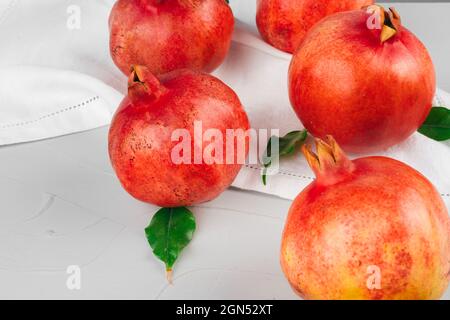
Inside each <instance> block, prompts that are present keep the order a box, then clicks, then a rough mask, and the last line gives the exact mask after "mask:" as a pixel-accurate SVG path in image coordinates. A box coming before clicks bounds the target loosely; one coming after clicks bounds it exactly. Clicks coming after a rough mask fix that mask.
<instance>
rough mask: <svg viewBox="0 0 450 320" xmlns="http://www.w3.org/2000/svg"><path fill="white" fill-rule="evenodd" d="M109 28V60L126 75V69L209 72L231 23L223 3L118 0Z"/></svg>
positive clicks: (224, 45) (227, 37)
mask: <svg viewBox="0 0 450 320" xmlns="http://www.w3.org/2000/svg"><path fill="white" fill-rule="evenodd" d="M109 28H110V51H111V56H112V58H113V60H114V62H115V64H116V65H117V66H118V67H119V68H120V70H122V72H123V73H125V74H126V75H128V74H129V72H130V67H131V66H132V65H145V66H147V67H148V68H149V69H150V71H151V72H152V73H153V74H156V75H159V74H163V73H167V72H170V71H173V70H176V69H182V68H188V69H193V70H197V71H205V72H211V71H213V70H214V69H215V68H217V67H218V66H219V65H220V64H221V63H222V61H223V60H224V59H225V56H226V54H227V53H228V49H229V47H230V43H231V35H232V33H233V28H234V18H233V13H232V11H231V9H230V7H229V5H228V4H227V2H226V0H119V1H117V2H116V4H115V5H114V7H113V9H112V11H111V15H110V18H109Z"/></svg>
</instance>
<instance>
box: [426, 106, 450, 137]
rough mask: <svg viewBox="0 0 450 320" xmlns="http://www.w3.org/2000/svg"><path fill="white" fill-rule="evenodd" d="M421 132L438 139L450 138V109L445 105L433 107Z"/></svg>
mask: <svg viewBox="0 0 450 320" xmlns="http://www.w3.org/2000/svg"><path fill="white" fill-rule="evenodd" d="M419 132H420V133H421V134H423V135H425V136H427V137H429V138H431V139H434V140H437V141H445V140H448V139H450V110H449V109H447V108H445V107H434V108H432V109H431V112H430V114H429V115H428V118H427V120H425V122H424V123H423V125H422V126H421V127H420V128H419Z"/></svg>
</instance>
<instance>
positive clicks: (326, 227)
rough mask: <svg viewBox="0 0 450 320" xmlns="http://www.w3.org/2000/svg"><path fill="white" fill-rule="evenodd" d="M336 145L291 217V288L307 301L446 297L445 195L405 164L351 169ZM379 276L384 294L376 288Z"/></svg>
mask: <svg viewBox="0 0 450 320" xmlns="http://www.w3.org/2000/svg"><path fill="white" fill-rule="evenodd" d="M333 143H334V142H331V143H328V144H325V143H324V142H319V144H322V146H319V148H322V155H321V154H320V151H319V156H318V158H319V161H317V163H318V162H320V163H321V164H322V167H325V168H328V169H324V170H325V172H324V171H321V170H323V169H319V168H318V166H317V165H316V164H312V167H313V169H314V170H315V171H316V175H317V179H316V180H315V181H314V182H313V183H311V184H310V185H309V186H308V187H307V188H306V189H304V190H303V191H302V192H301V193H300V194H299V195H298V197H297V198H296V199H295V201H294V202H293V204H292V206H291V208H290V210H289V214H288V218H287V222H286V225H285V229H284V233H283V239H282V245H281V265H282V269H283V271H284V273H285V275H286V277H287V279H288V280H289V282H290V284H291V286H292V288H293V289H294V290H295V291H296V292H297V293H298V294H299V295H300V296H301V297H303V298H306V299H333V300H340V299H386V300H391V299H402V300H409V299H438V298H439V297H441V296H442V294H443V293H444V292H445V290H446V288H447V286H448V282H449V276H450V273H449V271H450V222H449V217H448V212H447V209H446V207H445V204H444V203H443V201H442V199H441V197H440V195H439V193H438V192H437V191H436V189H435V188H434V187H433V185H432V184H431V183H430V182H429V181H428V180H427V179H426V178H425V177H424V176H423V175H421V174H420V173H419V172H417V171H416V170H414V169H413V168H411V167H409V166H407V165H405V164H404V163H402V162H399V161H396V160H393V159H390V158H385V157H367V158H360V159H357V160H354V161H350V160H348V159H346V158H345V155H343V154H342V152H341V151H340V150H339V149H338V147H336V146H333ZM323 145H325V147H323ZM330 145H331V146H332V147H331V148H329V147H326V146H330ZM327 148H328V150H334V151H332V152H330V151H325V152H324V151H323V150H326V149H327ZM336 150H337V151H336ZM308 152H310V151H308V150H307V151H305V153H308ZM327 152H329V153H331V154H332V155H333V156H332V157H331V158H330V157H327V156H326V153H327ZM336 154H337V155H338V156H336ZM307 157H308V156H307ZM332 158H334V159H336V163H334V160H332ZM314 161H315V160H314V159H312V161H311V162H314ZM311 162H310V163H311ZM327 170H328V172H327ZM374 268H375V269H374ZM376 268H379V280H380V282H379V287H374V286H372V285H371V284H372V279H371V276H372V272H373V270H376Z"/></svg>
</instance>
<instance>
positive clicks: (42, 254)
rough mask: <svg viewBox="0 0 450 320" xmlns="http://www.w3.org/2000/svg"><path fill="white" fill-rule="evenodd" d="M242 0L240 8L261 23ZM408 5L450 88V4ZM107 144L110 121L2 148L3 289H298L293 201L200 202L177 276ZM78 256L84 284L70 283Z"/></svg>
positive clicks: (225, 197) (227, 198)
mask: <svg viewBox="0 0 450 320" xmlns="http://www.w3.org/2000/svg"><path fill="white" fill-rule="evenodd" d="M242 3H243V2H242V1H241V4H240V5H237V4H236V1H231V5H232V6H233V7H234V9H235V14H236V16H237V17H239V18H240V19H241V20H247V21H248V23H253V21H252V19H250V18H248V17H252V14H251V12H253V11H252V10H254V3H253V1H247V0H245V5H244V4H242ZM397 7H398V8H399V11H400V12H401V13H402V16H403V20H404V22H405V24H406V25H408V26H409V27H410V29H411V30H413V31H414V32H416V33H417V35H418V36H419V37H420V38H421V39H422V40H423V41H424V43H425V44H426V45H427V47H428V48H429V50H430V52H431V54H432V56H433V59H434V62H435V64H436V67H437V71H438V82H439V85H440V87H441V88H443V89H446V90H448V91H450V68H449V66H450V62H449V57H450V42H449V41H448V34H447V32H448V30H450V19H448V16H449V14H450V4H428V5H425V4H401V5H397ZM106 144H107V128H106V127H104V128H100V129H95V130H91V131H88V132H83V133H78V134H73V135H68V136H63V137H58V138H54V139H49V140H45V141H39V142H34V143H24V144H19V145H13V146H5V147H0V194H1V202H0V212H1V214H0V298H3V299H10V298H63V299H81V298H88V299H89V298H125V299H131V298H137V299H294V298H296V296H295V295H294V294H293V292H292V291H291V289H290V288H289V285H288V284H287V282H286V280H285V278H284V277H283V275H282V273H281V270H280V266H279V261H278V260H279V258H278V257H279V243H280V235H281V231H282V228H283V223H284V219H285V217H286V213H287V211H288V208H289V206H290V201H287V200H282V199H279V198H276V197H272V196H268V195H264V194H257V193H252V192H245V191H239V190H235V189H230V190H227V191H226V192H224V193H223V194H222V195H221V196H220V197H219V198H218V199H216V200H214V201H212V202H210V203H205V204H202V205H200V206H198V207H194V208H193V211H195V214H196V218H197V223H198V230H197V232H196V234H195V237H194V239H193V241H192V243H191V244H190V245H189V246H188V247H187V249H186V250H185V251H184V253H183V254H182V256H181V257H180V260H179V262H178V263H177V264H176V266H175V269H174V279H175V281H174V284H173V285H168V284H167V282H166V280H165V278H164V268H163V265H162V263H160V262H159V261H157V260H156V259H155V258H154V257H153V256H152V253H151V250H150V248H149V246H148V244H147V243H146V239H145V237H144V228H145V227H146V226H147V224H148V222H149V220H150V218H151V214H152V213H153V212H155V211H156V210H157V208H156V207H154V206H151V205H147V204H143V203H140V202H138V201H136V200H134V199H133V198H131V197H130V196H129V195H128V194H126V193H125V192H124V191H123V190H122V188H121V187H120V185H119V183H118V181H117V179H116V177H115V176H114V174H113V171H112V168H111V166H110V163H109V160H108V155H107V145H106ZM71 265H76V266H80V270H81V287H80V290H70V289H69V288H68V287H67V285H66V282H67V280H68V278H69V277H70V274H68V273H67V268H68V266H71ZM445 298H447V299H448V298H450V292H449V291H447V294H446V295H445Z"/></svg>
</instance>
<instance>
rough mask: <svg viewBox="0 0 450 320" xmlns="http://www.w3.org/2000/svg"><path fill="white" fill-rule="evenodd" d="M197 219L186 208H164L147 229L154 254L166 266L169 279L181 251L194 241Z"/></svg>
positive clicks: (146, 232)
mask: <svg viewBox="0 0 450 320" xmlns="http://www.w3.org/2000/svg"><path fill="white" fill-rule="evenodd" d="M195 227H196V224H195V217H194V215H193V214H192V212H191V211H190V210H189V209H187V208H185V207H179V208H162V209H160V210H159V211H158V212H156V213H155V215H154V216H153V218H152V221H151V222H150V224H149V226H148V227H147V228H146V229H145V235H146V236H147V240H148V243H149V244H150V247H152V249H153V254H154V255H155V256H156V257H158V259H160V260H161V261H163V262H164V263H165V265H166V271H167V272H168V278H169V281H170V274H171V271H172V267H173V265H174V263H175V261H176V260H177V258H178V256H179V255H180V253H181V251H182V250H183V249H184V248H185V247H186V246H187V245H188V244H189V242H190V241H191V240H192V236H193V234H194V231H195Z"/></svg>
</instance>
